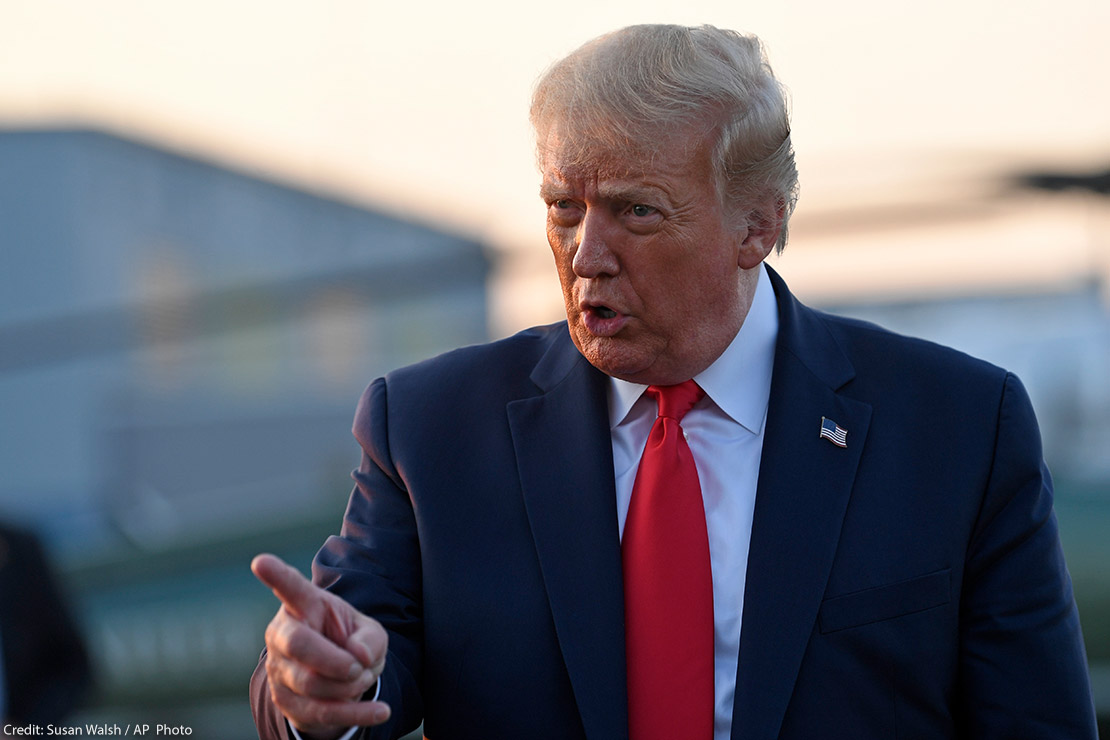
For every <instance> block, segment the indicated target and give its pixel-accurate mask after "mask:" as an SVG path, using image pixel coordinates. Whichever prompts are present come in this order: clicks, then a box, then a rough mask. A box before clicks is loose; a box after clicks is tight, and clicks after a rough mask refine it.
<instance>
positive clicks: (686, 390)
mask: <svg viewBox="0 0 1110 740" xmlns="http://www.w3.org/2000/svg"><path fill="white" fill-rule="evenodd" d="M647 394H648V395H649V396H651V397H652V398H654V399H655V400H656V402H657V403H658V404H659V415H660V416H666V417H668V418H671V419H674V420H675V421H679V422H681V421H682V417H684V416H686V412H687V411H689V410H690V409H692V408H694V404H696V403H697V402H698V401H700V400H701V399H702V396H704V395H705V391H703V390H702V389H701V387H700V386H698V384H697V383H695V382H694V381H693V380H687V381H686V382H684V383H679V384H678V385H649V386H648V389H647Z"/></svg>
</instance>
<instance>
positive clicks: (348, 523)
mask: <svg viewBox="0 0 1110 740" xmlns="http://www.w3.org/2000/svg"><path fill="white" fill-rule="evenodd" d="M386 406H387V394H386V382H385V380H384V379H378V380H376V381H375V382H374V383H373V384H371V385H370V387H369V388H367V390H366V392H365V393H364V394H363V396H362V399H361V400H360V402H359V406H358V410H357V412H356V414H355V422H354V429H353V431H354V435H355V437H356V439H358V441H359V444H360V445H361V446H362V449H363V455H362V462H361V464H360V465H359V467H358V469H357V470H355V471H354V472H353V473H352V477H353V478H354V480H355V488H354V491H353V492H352V494H351V499H350V502H349V503H348V506H347V512H346V514H345V516H344V518H343V528H342V530H341V532H340V534H339V536H332V537H329V538H328V540H327V542H325V543H324V546H323V547H322V548H321V549H320V551H319V552H318V553H317V554H316V558H315V560H314V561H313V563H312V580H313V582H314V583H315V584H317V585H318V586H321V587H322V588H326V589H328V590H329V591H331V592H333V593H335V594H337V595H338V596H340V597H342V598H343V599H345V600H346V601H347V602H349V603H350V604H352V605H353V606H355V607H356V608H358V609H359V610H360V611H362V612H363V613H364V614H367V615H369V616H371V617H373V618H374V619H376V620H378V621H379V622H381V624H382V626H383V627H385V629H386V631H387V632H388V634H389V652H388V654H387V656H386V664H385V671H384V672H383V673H382V676H381V678H380V679H379V681H380V683H381V691H380V693H379V696H378V699H379V700H380V701H383V702H385V703H387V704H389V706H390V709H391V710H392V713H391V715H390V718H389V720H388V721H387V722H386V723H385V724H383V725H379V726H377V727H373V728H364V729H363V730H362V732H361V733H360V734H358V735H356V737H358V738H361V739H363V740H386V739H388V738H398V737H402V736H403V735H405V734H406V733H407V732H410V731H412V730H414V729H415V728H416V727H417V726H419V724H420V722H421V720H422V718H423V703H422V700H421V693H420V688H419V685H420V664H421V659H422V651H423V641H422V634H423V624H422V601H421V599H422V589H421V565H420V548H419V541H418V538H417V532H416V518H415V515H414V513H413V507H412V501H411V500H410V498H409V494H408V492H407V490H406V488H405V484H404V481H403V479H402V476H401V475H400V474H399V473H398V471H397V470H396V468H395V466H394V464H393V461H392V458H391V456H390V451H389V450H390V448H389V434H388V419H387V409H386ZM251 708H252V710H253V712H254V718H255V724H256V725H257V727H258V733H259V737H260V738H261V740H289V739H290V738H291V737H292V736H291V735H290V734H289V733H288V727H287V724H286V722H285V718H284V717H283V716H282V714H281V713H280V712H279V711H278V710H277V708H276V707H274V705H273V702H272V701H271V699H270V692H269V687H268V685H267V680H266V671H265V653H263V656H262V662H260V663H259V666H258V668H257V669H256V670H255V672H254V676H253V678H252V679H251Z"/></svg>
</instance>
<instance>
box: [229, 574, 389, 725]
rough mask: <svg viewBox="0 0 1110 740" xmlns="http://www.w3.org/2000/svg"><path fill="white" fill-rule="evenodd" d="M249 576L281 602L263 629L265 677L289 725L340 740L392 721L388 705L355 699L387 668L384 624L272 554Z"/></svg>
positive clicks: (360, 696)
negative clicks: (348, 732)
mask: <svg viewBox="0 0 1110 740" xmlns="http://www.w3.org/2000/svg"><path fill="white" fill-rule="evenodd" d="M251 570H252V571H254V574H255V576H257V577H258V580H260V581H262V582H263V583H265V584H266V585H267V586H269V587H270V588H271V589H272V590H273V592H274V595H275V596H277V597H278V598H279V599H281V608H280V609H278V612H277V614H276V615H274V618H273V619H272V620H271V621H270V625H269V627H267V628H266V650H267V655H266V676H267V678H268V679H269V685H270V696H271V698H272V699H273V701H274V704H275V705H276V706H277V708H278V709H279V710H281V712H282V714H284V715H285V717H286V719H288V720H289V722H290V724H292V725H293V726H294V727H296V728H297V731H298V732H300V733H302V734H306V735H309V734H311V735H319V736H328V735H333V736H336V737H337V736H338V735H340V734H342V732H343V731H345V730H346V729H347V728H349V727H352V726H355V725H358V726H363V727H368V726H372V725H378V724H381V723H382V722H385V721H386V720H387V719H389V711H390V710H389V705H388V704H385V703H383V702H379V701H360V699H361V698H362V695H363V694H365V693H366V692H367V691H368V690H369V689H370V688H371V687H373V685H374V684H375V682H377V680H378V677H379V676H380V675H381V674H382V671H383V670H384V669H385V656H386V648H387V646H388V642H389V637H388V635H387V634H386V631H385V629H384V628H383V627H382V626H381V624H379V623H378V622H377V621H376V620H374V619H371V618H370V617H368V616H366V615H365V614H363V613H362V612H360V611H359V610H358V609H355V608H354V607H353V606H351V605H350V604H348V603H347V602H346V601H344V600H343V599H341V598H339V597H338V596H336V595H335V594H331V593H328V592H327V591H325V590H323V589H322V588H320V587H319V586H316V585H314V584H313V583H311V582H310V581H308V580H307V579H306V578H305V577H304V576H302V575H301V574H300V572H298V571H297V570H296V569H295V568H293V567H291V566H289V565H287V564H286V563H285V562H284V561H282V560H281V558H278V557H276V556H274V555H259V556H257V557H255V559H254V560H253V561H252V562H251Z"/></svg>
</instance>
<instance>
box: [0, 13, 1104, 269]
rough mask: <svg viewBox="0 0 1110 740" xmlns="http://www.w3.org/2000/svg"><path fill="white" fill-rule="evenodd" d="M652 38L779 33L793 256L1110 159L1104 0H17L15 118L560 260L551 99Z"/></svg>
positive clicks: (0, 98) (8, 62)
mask: <svg viewBox="0 0 1110 740" xmlns="http://www.w3.org/2000/svg"><path fill="white" fill-rule="evenodd" d="M637 22H677V23H683V24H699V23H712V24H714V25H718V26H723V27H729V28H735V29H737V30H742V31H747V32H752V33H756V34H757V35H759V36H760V37H761V38H762V39H763V40H764V41H765V43H766V46H767V49H768V52H769V55H770V59H771V62H772V65H773V66H774V68H775V71H776V73H777V74H778V76H779V77H780V78H781V79H782V80H783V81H784V82H785V83H786V85H787V86H788V87H789V89H790V91H791V94H792V98H793V111H794V143H795V148H796V150H797V152H798V161H799V169H800V170H801V177H802V199H801V201H800V203H799V209H798V216H797V219H798V225H799V228H798V230H797V231H796V232H795V241H796V242H800V241H802V237H803V235H804V234H805V228H804V226H805V223H806V219H807V218H809V219H811V220H812V222H814V223H816V222H817V221H819V219H818V218H817V217H818V216H820V215H821V214H826V213H829V212H836V211H837V210H838V209H841V208H846V207H847V208H851V207H855V208H857V209H861V210H864V211H866V210H868V208H869V204H870V203H873V202H881V201H883V199H885V198H889V197H890V196H891V193H906V194H907V197H910V198H912V197H916V196H914V195H913V194H914V193H918V192H921V191H922V188H924V189H925V190H929V189H930V188H932V189H933V190H936V189H937V188H940V189H942V190H944V189H946V188H947V187H948V186H947V185H946V183H950V182H960V183H964V184H966V183H969V182H980V183H981V182H984V181H986V180H990V179H992V178H1002V177H1005V176H1006V175H1007V174H1008V173H1011V172H1013V171H1014V170H1016V169H1020V168H1021V167H1023V166H1029V165H1034V166H1037V165H1045V166H1074V167H1080V168H1089V169H1090V168H1096V167H1099V166H1103V165H1105V164H1106V163H1107V162H1110V96H1108V95H1107V94H1106V89H1107V84H1108V83H1107V76H1108V73H1110V45H1108V44H1107V42H1106V37H1107V34H1108V32H1110V3H1107V2H1105V0H1029V1H1021V0H1016V1H1015V0H1008V1H1003V0H936V1H935V2H933V3H930V4H928V5H919V4H913V5H912V6H911V5H910V4H907V3H894V2H890V0H846V1H845V2H839V3H828V2H820V1H818V0H806V1H802V0H795V1H789V0H786V1H783V2H777V3H763V4H756V3H749V4H745V3H736V2H722V1H717V0H688V1H687V2H682V3H675V2H673V1H668V2H662V1H661V0H643V1H642V2H637V3H624V2H606V1H605V0H600V1H599V2H595V3H590V4H588V5H585V4H578V5H565V4H548V3H534V4H533V3H519V2H508V1H486V2H481V1H479V2H475V3H457V2H431V3H404V2H391V3H380V2H372V1H370V0H324V1H322V2H313V3H310V2H307V1H305V2H275V1H274V0H267V1H265V2H264V1H263V0H230V1H229V0H190V1H189V2H181V1H178V0H164V1H160V2H149V0H102V1H101V2H96V3H89V2H85V1H83V0H0V126H6V127H24V126H31V125H33V126H38V125H53V126H57V125H82V126H85V125H91V126H94V127H100V128H106V129H109V130H111V131H114V132H117V133H121V134H124V135H133V136H137V137H140V138H142V139H144V140H147V141H150V142H152V143H155V144H158V145H163V146H170V147H174V148H177V149H179V150H182V151H184V152H186V153H190V154H195V155H199V156H203V157H206V158H211V159H215V160H216V161H219V162H222V163H227V164H230V165H232V166H235V167H240V168H246V169H249V170H252V171H257V172H260V173H263V174H267V175H270V176H277V177H279V178H282V179H285V180H288V181H291V182H292V183H294V184H297V185H300V186H307V187H312V188H318V189H321V190H323V191H324V192H329V193H334V194H337V195H339V196H342V197H344V198H349V199H354V200H355V201H357V202H359V203H364V204H367V205H374V206H377V207H385V208H387V209H390V210H395V211H398V212H401V213H405V214H410V215H414V216H416V217H418V218H420V219H422V220H427V221H431V222H435V223H438V224H442V225H444V226H448V227H450V228H455V229H459V230H462V231H463V232H465V233H467V234H469V235H471V236H474V237H476V238H479V239H482V240H483V241H486V242H487V243H490V244H491V245H493V246H494V247H496V248H498V249H500V250H503V251H504V252H506V253H508V254H518V253H533V252H532V250H535V251H539V252H542V250H543V235H542V218H543V213H542V208H541V207H540V204H539V199H538V198H537V197H536V188H537V183H538V178H537V175H536V172H535V169H534V164H533V158H532V143H531V139H530V131H529V128H528V122H527V106H528V98H529V95H530V91H531V86H532V83H533V82H534V80H535V79H536V77H537V76H538V75H539V74H540V72H542V70H543V69H544V68H545V67H546V66H547V65H548V64H549V63H551V62H552V61H554V60H555V59H557V58H558V57H559V56H561V55H563V54H565V53H566V52H568V51H570V50H571V49H573V48H575V47H576V46H578V45H579V44H581V43H582V42H583V41H585V40H587V39H589V38H592V37H593V36H596V35H598V34H600V33H603V32H605V31H607V30H611V29H613V28H616V27H619V26H623V25H627V24H630V23H637ZM518 250H519V251H518Z"/></svg>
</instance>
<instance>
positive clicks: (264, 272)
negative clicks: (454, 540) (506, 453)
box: [0, 130, 490, 737]
mask: <svg viewBox="0 0 1110 740" xmlns="http://www.w3.org/2000/svg"><path fill="white" fill-rule="evenodd" d="M489 269H490V264H489V260H488V258H487V255H486V252H485V250H484V249H483V247H482V246H481V245H480V244H477V243H475V242H473V241H471V240H468V239H465V238H461V237H459V236H456V235H452V234H448V233H444V232H442V231H439V230H436V229H434V228H430V227H428V226H425V225H421V224H417V223H411V222H408V221H405V220H401V219H398V218H395V217H391V216H389V215H386V214H383V213H377V212H374V211H373V210H369V209H367V208H363V207H358V206H356V205H352V204H349V203H344V202H340V201H337V200H335V199H333V198H329V197H326V196H322V195H319V194H313V193H310V192H305V191H302V190H298V189H296V188H293V187H289V186H286V185H282V184H279V183H276V182H270V181H266V180H264V179H260V178H257V177H253V176H251V175H250V174H249V173H244V172H237V171H233V170H230V169H227V168H225V167H221V166H217V165H214V164H211V163H208V162H203V161H198V160H196V159H193V158H190V157H188V156H183V155H180V154H176V153H174V152H170V151H166V150H165V149H162V148H159V147H155V146H151V145H147V144H143V143H140V142H136V141H129V140H124V139H122V138H119V137H116V136H113V135H110V134H106V133H102V132H97V131H88V130H37V131H28V130H24V131H0V408H2V409H3V412H2V415H0V470H3V476H0V512H3V514H5V515H7V516H10V517H13V518H16V519H20V520H23V521H25V522H28V523H31V524H33V525H34V526H35V527H36V528H37V529H38V530H39V531H41V532H43V533H44V534H45V535H46V536H47V540H48V542H49V544H50V545H51V551H52V553H54V554H55V555H56V556H57V558H58V559H59V560H60V563H61V565H62V566H63V570H64V571H65V572H66V573H68V575H69V582H70V584H71V586H72V589H71V590H72V591H73V592H74V597H75V600H76V602H77V605H76V606H77V608H76V609H75V611H76V612H77V614H78V615H79V616H83V618H84V629H85V631H86V633H87V635H88V641H89V645H90V649H91V652H92V654H93V660H94V664H95V665H94V668H95V670H96V672H97V678H98V688H99V693H98V700H97V701H98V704H97V705H96V706H94V707H93V708H92V710H91V711H93V712H96V711H98V709H97V707H99V708H100V709H99V711H102V712H105V716H106V718H107V719H108V721H111V722H115V721H120V720H121V718H122V717H125V716H127V717H130V718H132V719H133V720H134V721H147V722H151V723H152V724H153V723H159V722H166V723H172V722H173V721H180V722H185V723H187V724H191V725H192V726H193V727H194V729H195V730H196V732H197V734H199V735H200V736H202V737H221V736H223V737H244V736H248V735H249V733H250V732H253V730H252V729H251V728H252V727H253V725H251V723H250V716H249V711H246V710H245V707H246V680H247V677H248V676H249V673H250V670H251V669H252V668H253V665H254V663H255V662H256V660H257V656H258V651H259V649H260V647H261V640H262V630H263V628H264V626H265V623H266V621H268V619H269V617H270V616H272V613H273V611H274V609H275V604H276V602H275V601H274V600H273V598H272V596H271V595H270V594H269V593H268V591H267V590H266V589H265V588H264V587H262V586H261V585H260V584H258V583H257V582H255V581H254V579H253V577H252V576H251V575H250V573H249V571H248V569H247V566H248V563H249V560H250V556H251V555H252V554H253V553H255V552H257V551H259V550H264V549H267V550H272V551H276V552H279V553H280V554H284V555H285V556H286V557H289V558H291V559H292V561H293V562H295V563H297V564H298V565H301V566H307V564H308V562H309V560H310V559H311V556H312V553H313V552H314V551H315V549H316V547H317V546H318V545H319V544H320V543H321V542H322V540H323V539H324V537H325V536H326V534H328V533H330V532H332V531H334V530H336V529H337V527H338V524H339V520H340V518H341V516H342V510H343V502H344V501H345V499H346V496H347V495H348V494H349V492H350V488H351V483H350V480H349V478H348V477H347V474H348V472H349V471H350V470H351V469H352V468H353V467H355V466H356V465H357V464H358V447H357V444H355V442H354V440H353V438H352V437H351V435H350V431H349V430H350V425H351V419H352V416H353V412H354V407H355V403H356V401H357V400H358V397H359V394H360V393H361V391H362V389H363V388H364V387H365V385H366V384H367V383H368V382H369V381H370V380H372V379H373V378H374V377H375V376H377V375H380V374H383V373H384V372H386V371H388V370H390V369H392V368H394V367H397V366H400V365H403V364H407V363H410V362H414V361H416V360H419V359H422V358H424V357H428V356H430V355H433V354H436V353H438V352H440V351H443V350H446V349H449V348H452V347H456V346H459V345H463V344H468V343H475V342H480V341H484V340H485V339H486V338H487V336H488V330H487V310H486V305H487V289H486V282H487V277H488V274H489ZM221 702H222V703H223V704H221ZM224 705H226V707H229V709H227V710H226V711H223V710H221V709H220V707H221V706H224ZM121 706H130V707H131V714H125V713H123V712H122V710H121V709H120V707H121ZM206 713H207V714H206ZM206 717H209V719H207V720H206V719H205V718H206ZM206 722H208V723H209V725H210V727H209V728H208V729H204V728H205V727H206V725H205V723H206ZM236 723H238V724H236ZM214 727H223V728H224V729H223V730H220V731H218V732H217V731H215V730H213V729H211V728H214Z"/></svg>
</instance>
